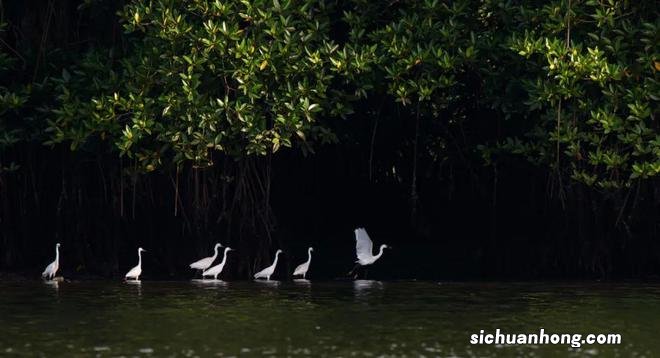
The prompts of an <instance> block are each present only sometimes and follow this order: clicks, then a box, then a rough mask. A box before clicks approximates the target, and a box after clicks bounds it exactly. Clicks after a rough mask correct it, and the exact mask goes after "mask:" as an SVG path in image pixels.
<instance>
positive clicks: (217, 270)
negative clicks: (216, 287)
mask: <svg viewBox="0 0 660 358" xmlns="http://www.w3.org/2000/svg"><path fill="white" fill-rule="evenodd" d="M233 250H234V249H232V248H231V247H225V253H224V255H223V256H222V262H220V263H219V264H217V265H215V266H213V267H211V268H210V269H208V270H206V271H204V272H202V278H204V277H207V276H213V278H214V279H216V280H217V279H218V275H219V274H220V273H221V272H222V269H223V268H225V262H226V261H227V252H228V251H233Z"/></svg>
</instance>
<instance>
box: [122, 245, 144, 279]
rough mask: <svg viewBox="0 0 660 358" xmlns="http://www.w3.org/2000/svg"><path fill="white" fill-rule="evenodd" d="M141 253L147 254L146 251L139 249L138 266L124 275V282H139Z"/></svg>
mask: <svg viewBox="0 0 660 358" xmlns="http://www.w3.org/2000/svg"><path fill="white" fill-rule="evenodd" d="M142 252H147V250H145V249H143V248H141V247H139V248H138V264H137V266H135V267H133V268H132V269H131V270H130V271H128V273H126V276H124V278H125V279H126V280H135V281H138V280H140V275H141V274H142Z"/></svg>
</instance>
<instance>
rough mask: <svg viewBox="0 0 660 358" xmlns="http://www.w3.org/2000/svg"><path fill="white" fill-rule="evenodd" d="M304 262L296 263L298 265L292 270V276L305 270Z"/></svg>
mask: <svg viewBox="0 0 660 358" xmlns="http://www.w3.org/2000/svg"><path fill="white" fill-rule="evenodd" d="M305 264H306V262H305V263H302V264H300V265H298V267H296V269H295V270H294V271H293V275H294V276H297V275H302V274H303V272H305V271H307V267H306V265H305Z"/></svg>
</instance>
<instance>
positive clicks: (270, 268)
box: [254, 250, 283, 281]
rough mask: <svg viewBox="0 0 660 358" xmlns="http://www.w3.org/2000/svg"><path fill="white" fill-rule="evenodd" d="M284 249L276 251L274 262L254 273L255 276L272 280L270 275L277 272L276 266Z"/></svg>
mask: <svg viewBox="0 0 660 358" xmlns="http://www.w3.org/2000/svg"><path fill="white" fill-rule="evenodd" d="M282 252H283V251H282V250H277V252H276V253H275V261H273V264H272V265H270V266H268V267H266V268H265V269H263V270H261V271H259V272H257V273H255V274H254V278H255V279H257V278H265V279H266V280H267V281H270V276H271V275H272V274H273V272H275V266H277V258H278V257H279V256H280V254H281V253H282Z"/></svg>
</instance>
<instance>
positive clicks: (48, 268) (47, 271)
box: [41, 262, 55, 277]
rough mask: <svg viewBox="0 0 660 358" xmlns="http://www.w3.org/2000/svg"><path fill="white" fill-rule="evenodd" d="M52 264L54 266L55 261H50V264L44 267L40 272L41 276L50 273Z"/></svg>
mask: <svg viewBox="0 0 660 358" xmlns="http://www.w3.org/2000/svg"><path fill="white" fill-rule="evenodd" d="M54 266H55V262H51V263H50V265H48V266H46V269H45V270H44V272H43V273H42V274H41V277H46V276H48V275H50V273H51V272H52V271H53V267H54Z"/></svg>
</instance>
